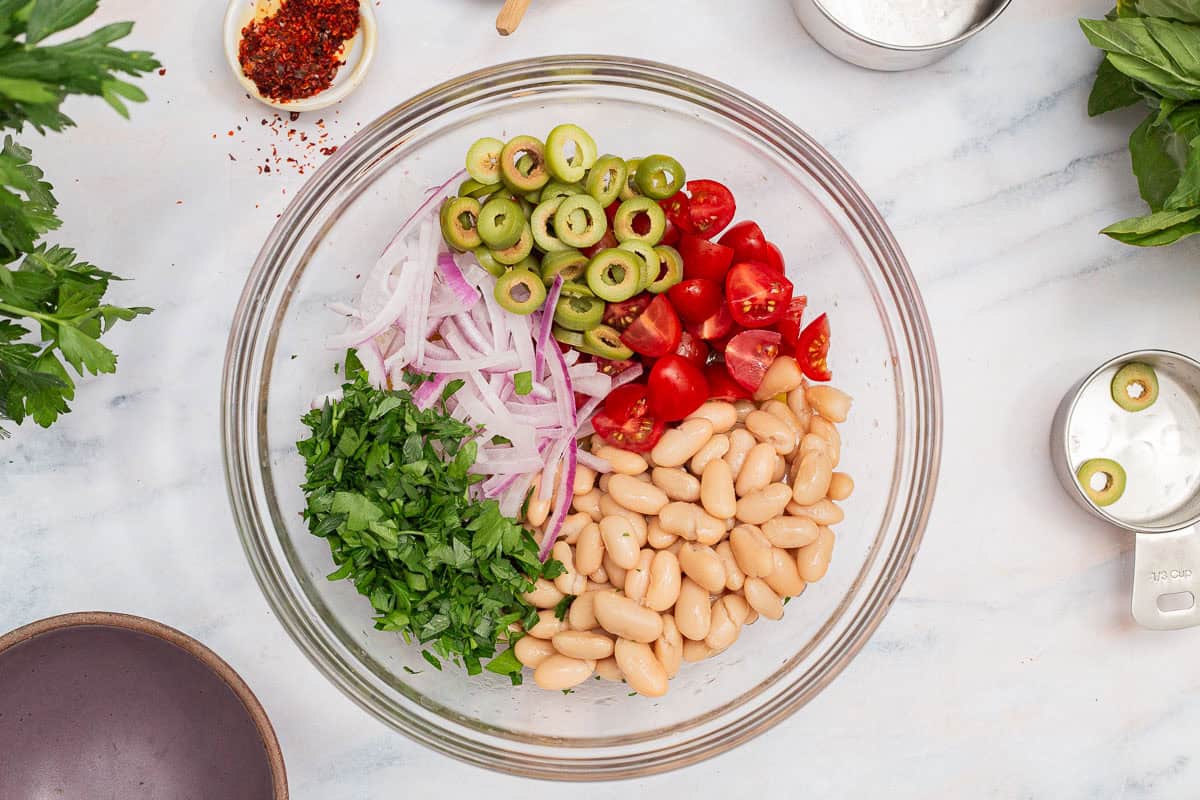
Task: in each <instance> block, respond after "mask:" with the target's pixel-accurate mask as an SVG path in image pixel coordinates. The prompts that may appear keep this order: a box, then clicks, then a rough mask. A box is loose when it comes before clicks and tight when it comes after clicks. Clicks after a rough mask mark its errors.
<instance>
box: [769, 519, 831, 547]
mask: <svg viewBox="0 0 1200 800" xmlns="http://www.w3.org/2000/svg"><path fill="white" fill-rule="evenodd" d="M762 532H763V535H764V536H766V537H767V541H769V542H770V543H771V544H772V545H774V546H775V547H782V548H784V549H792V548H795V547H804V546H805V545H807V544H810V543H812V542H814V541H816V539H817V536H819V535H820V530H819V529H818V528H817V523H815V522H813V521H812V520H811V519H808V518H807V517H793V516H783V517H775V519H769V520H767V521H766V522H764V523H763V524H762Z"/></svg>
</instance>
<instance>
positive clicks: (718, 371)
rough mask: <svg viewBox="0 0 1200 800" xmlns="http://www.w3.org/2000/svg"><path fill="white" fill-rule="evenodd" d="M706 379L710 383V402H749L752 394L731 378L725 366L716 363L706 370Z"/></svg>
mask: <svg viewBox="0 0 1200 800" xmlns="http://www.w3.org/2000/svg"><path fill="white" fill-rule="evenodd" d="M704 379H705V380H707V381H708V399H709V400H729V401H733V400H749V399H750V393H749V392H748V391H746V390H745V388H743V387H742V385H741V384H739V383H738V382H737V381H735V380H734V379H733V378H731V377H729V370H728V369H726V368H725V365H724V364H722V363H720V362H716V361H714V362H713V363H712V364H709V365H708V366H707V367H705V368H704Z"/></svg>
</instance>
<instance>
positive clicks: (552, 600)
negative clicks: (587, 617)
mask: <svg viewBox="0 0 1200 800" xmlns="http://www.w3.org/2000/svg"><path fill="white" fill-rule="evenodd" d="M521 597H522V598H524V600H525V602H526V603H529V605H531V606H533V607H534V608H554V607H555V606H556V605H558V603H559V601H560V600H562V599H563V597H565V595H564V594H563V593H562V592H560V591H559V590H558V587H556V586H555V585H554V583H553V582H551V581H548V580H546V579H545V578H538V579H537V580H536V581H534V582H533V591H532V592H526V593H525V594H523V595H521Z"/></svg>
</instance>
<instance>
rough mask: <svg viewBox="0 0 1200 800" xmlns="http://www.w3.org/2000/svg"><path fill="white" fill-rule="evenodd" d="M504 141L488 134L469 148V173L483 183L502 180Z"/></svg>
mask: <svg viewBox="0 0 1200 800" xmlns="http://www.w3.org/2000/svg"><path fill="white" fill-rule="evenodd" d="M503 149H504V142H502V141H500V140H499V139H493V138H492V137H490V136H486V137H484V138H482V139H480V140H479V141H477V142H475V144H473V145H471V146H470V147H469V148H467V174H468V175H470V176H471V178H472V179H474V180H477V181H479V182H480V183H483V184H493V183H499V182H500V153H501V151H502V150H503Z"/></svg>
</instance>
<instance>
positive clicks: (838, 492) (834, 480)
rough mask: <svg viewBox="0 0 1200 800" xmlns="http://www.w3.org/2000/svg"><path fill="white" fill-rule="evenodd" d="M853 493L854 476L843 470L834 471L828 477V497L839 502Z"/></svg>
mask: <svg viewBox="0 0 1200 800" xmlns="http://www.w3.org/2000/svg"><path fill="white" fill-rule="evenodd" d="M853 493H854V478H851V477H850V476H849V475H848V474H847V473H845V472H835V473H833V475H832V476H831V477H830V479H829V499H830V500H837V501H838V502H839V503H840V502H841V501H842V500H845V499H846V498H847V497H849V496H850V495H852V494H853Z"/></svg>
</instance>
